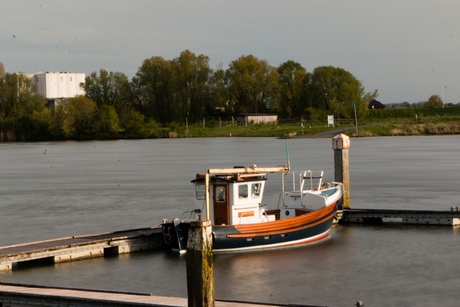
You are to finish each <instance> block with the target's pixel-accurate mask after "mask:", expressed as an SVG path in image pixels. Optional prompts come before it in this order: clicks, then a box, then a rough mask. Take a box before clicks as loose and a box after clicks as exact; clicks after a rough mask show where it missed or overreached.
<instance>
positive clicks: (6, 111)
mask: <svg viewBox="0 0 460 307" xmlns="http://www.w3.org/2000/svg"><path fill="white" fill-rule="evenodd" d="M35 91H36V87H35V86H34V85H33V84H32V81H31V80H30V79H29V78H27V77H26V76H25V75H24V74H23V73H15V74H10V73H5V74H4V75H3V77H2V78H0V122H1V130H2V131H4V132H6V131H8V132H10V133H13V135H14V136H15V138H16V140H29V139H32V138H34V136H36V131H38V130H42V129H43V126H40V127H38V126H36V125H35V124H34V122H33V121H32V119H31V116H32V114H33V112H34V111H41V110H43V109H44V108H45V103H44V98H43V96H41V95H39V94H37V93H36V92H35ZM45 130H46V129H45Z"/></svg>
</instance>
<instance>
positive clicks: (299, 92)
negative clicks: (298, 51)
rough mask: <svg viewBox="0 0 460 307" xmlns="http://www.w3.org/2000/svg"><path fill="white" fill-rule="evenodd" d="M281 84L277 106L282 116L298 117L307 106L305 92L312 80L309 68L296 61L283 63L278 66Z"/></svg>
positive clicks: (279, 85)
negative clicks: (308, 71)
mask: <svg viewBox="0 0 460 307" xmlns="http://www.w3.org/2000/svg"><path fill="white" fill-rule="evenodd" d="M277 71H278V76H279V81H278V82H279V84H278V91H277V99H276V107H277V110H278V115H279V116H281V117H296V116H300V115H302V113H303V110H304V109H305V108H306V107H307V105H306V104H305V94H306V90H307V86H308V83H309V80H310V75H309V74H308V73H307V70H306V69H305V68H303V67H302V65H300V63H297V62H294V61H287V62H285V63H282V64H281V65H280V66H278V68H277Z"/></svg>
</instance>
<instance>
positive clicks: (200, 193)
mask: <svg viewBox="0 0 460 307" xmlns="http://www.w3.org/2000/svg"><path fill="white" fill-rule="evenodd" d="M195 196H196V199H198V200H204V199H205V196H206V186H205V185H204V184H197V185H196V186H195Z"/></svg>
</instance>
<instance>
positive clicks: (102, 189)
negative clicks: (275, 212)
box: [0, 136, 460, 307]
mask: <svg viewBox="0 0 460 307" xmlns="http://www.w3.org/2000/svg"><path fill="white" fill-rule="evenodd" d="M459 152H460V136H436V137H425V136H424V137H404V138H402V137H401V138H396V137H394V138H386V137H382V138H358V139H352V140H351V149H350V150H349V156H350V182H351V184H350V203H351V207H353V208H387V209H399V208H401V209H433V210H450V208H451V207H452V206H460V201H459V196H460V191H459V183H460V180H459V179H460V163H459V158H458V156H459V154H458V153H459ZM289 153H290V159H291V169H293V170H307V169H310V170H324V171H325V172H326V173H325V175H326V178H325V179H326V180H327V181H331V180H333V179H334V178H333V150H332V146H331V140H330V139H293V140H289ZM285 160H286V153H285V142H284V140H278V139H273V138H206V139H159V140H119V141H93V142H43V143H4V144H0V161H1V163H0V222H1V226H0V230H1V232H0V246H6V245H13V244H19V243H25V242H33V241H39V240H46V239H52V238H60V237H66V236H74V235H84V234H92V233H101V232H109V231H115V230H124V229H133V228H140V227H150V226H157V225H159V224H160V223H161V221H162V219H163V218H173V217H177V216H180V215H181V214H182V213H183V212H184V211H187V210H191V209H193V208H192V207H191V204H192V199H191V197H192V185H191V184H190V180H192V179H193V178H194V177H195V174H196V173H200V172H201V173H204V172H205V171H206V170H207V169H208V168H221V167H233V166H235V165H244V166H249V165H251V164H257V165H258V166H261V167H262V166H275V165H281V164H285ZM271 179H272V181H273V182H271V181H270V180H271ZM278 184H279V175H276V174H273V175H270V176H269V183H268V184H267V187H266V189H267V191H266V196H270V192H269V191H268V190H269V189H271V188H275V187H277V186H278ZM274 192H275V191H274ZM274 192H271V193H272V194H274ZM459 243H460V227H454V228H452V227H449V226H403V225H400V224H387V225H373V226H363V225H347V226H335V227H333V228H332V230H331V236H330V237H329V238H327V239H325V240H323V241H321V242H319V243H315V244H311V245H304V246H300V247H295V248H287V249H279V250H272V251H263V252H246V253H234V254H223V255H215V256H214V277H215V288H216V298H219V299H235V300H250V301H261V302H273V303H277V302H278V303H297V304H318V305H328V306H337V307H339V306H353V305H354V304H355V303H356V302H357V301H358V300H359V301H363V302H364V304H365V305H366V306H390V305H391V306H434V305H441V306H458V305H459V300H460V292H459V291H458V290H459V286H460V268H459V265H458V263H459V261H458V254H459V252H460V244H459ZM0 278H1V279H2V280H3V281H5V282H18V283H30V284H38V285H49V286H65V287H78V288H93V289H110V290H121V291H136V292H147V293H152V294H154V295H165V296H180V297H186V295H187V293H186V280H185V257H184V256H179V255H175V254H171V253H168V252H164V251H150V252H140V253H134V254H130V255H121V256H119V257H115V258H100V259H91V260H85V261H76V262H71V263H62V264H56V265H51V266H43V267H33V268H27V269H19V270H14V271H9V272H0Z"/></svg>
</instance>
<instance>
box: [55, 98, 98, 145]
mask: <svg viewBox="0 0 460 307" xmlns="http://www.w3.org/2000/svg"><path fill="white" fill-rule="evenodd" d="M65 112H66V115H65V119H64V121H63V126H62V130H63V132H64V136H65V137H67V138H77V139H85V138H88V137H90V136H91V132H92V130H93V129H92V128H93V124H94V118H95V115H96V112H97V104H96V103H95V102H94V101H93V100H91V99H89V98H88V97H85V96H82V95H80V96H76V97H75V98H71V99H69V102H68V103H67V104H66V105H65Z"/></svg>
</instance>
